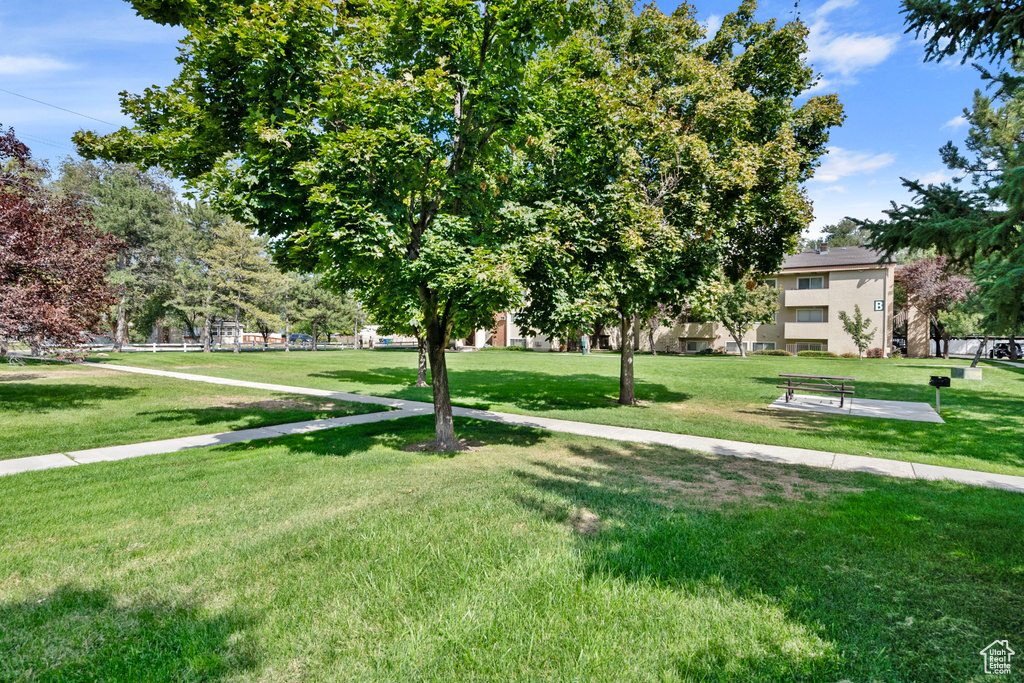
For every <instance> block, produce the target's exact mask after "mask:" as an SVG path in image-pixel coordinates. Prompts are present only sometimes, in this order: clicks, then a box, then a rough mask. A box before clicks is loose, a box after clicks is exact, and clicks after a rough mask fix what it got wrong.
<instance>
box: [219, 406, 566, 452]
mask: <svg viewBox="0 0 1024 683" xmlns="http://www.w3.org/2000/svg"><path fill="white" fill-rule="evenodd" d="M455 435H456V436H457V437H459V438H466V439H468V440H470V441H471V444H470V446H471V448H474V449H486V448H487V446H491V445H512V446H524V447H528V446H534V445H536V444H538V443H540V442H541V441H543V440H544V439H546V438H549V435H548V434H547V433H546V432H544V431H542V430H537V429H533V428H529V427H517V426H512V425H502V424H498V423H495V422H489V421H486V420H473V419H467V418H455ZM433 439H434V416H433V415H417V416H414V417H403V418H398V419H395V420H387V421H383V422H372V423H368V424H361V425H350V426H347V427H337V428H332V429H323V430H320V431H316V432H310V433H307V434H293V435H290V436H281V437H275V438H274V439H272V441H273V445H274V446H277V447H283V448H287V449H288V450H289V451H291V452H293V453H312V454H314V455H322V456H330V457H337V458H344V457H347V456H350V455H354V454H356V453H366V452H369V451H372V450H374V449H376V448H383V449H398V450H402V449H405V448H409V447H411V446H414V445H416V444H422V443H425V442H429V441H433ZM255 443H259V444H265V443H268V441H263V440H261V441H258V442H255ZM252 444H253V442H248V441H246V442H241V443H236V444H227V445H224V446H220V447H217V449H216V450H217V451H218V452H221V453H231V452H238V451H247V450H251V449H252V448H253V445H252ZM423 455H424V456H425V457H427V456H429V457H437V456H438V455H442V456H447V457H458V455H459V453H458V452H454V453H441V454H439V453H433V452H424V453H423Z"/></svg>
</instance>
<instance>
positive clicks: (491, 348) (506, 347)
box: [480, 344, 533, 351]
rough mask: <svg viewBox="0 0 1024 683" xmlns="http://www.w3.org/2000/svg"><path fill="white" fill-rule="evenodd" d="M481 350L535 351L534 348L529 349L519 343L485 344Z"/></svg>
mask: <svg viewBox="0 0 1024 683" xmlns="http://www.w3.org/2000/svg"><path fill="white" fill-rule="evenodd" d="M480 350H481V351H533V349H528V348H526V347H525V346H520V345H519V344H516V345H515V346H485V347H483V348H482V349H480Z"/></svg>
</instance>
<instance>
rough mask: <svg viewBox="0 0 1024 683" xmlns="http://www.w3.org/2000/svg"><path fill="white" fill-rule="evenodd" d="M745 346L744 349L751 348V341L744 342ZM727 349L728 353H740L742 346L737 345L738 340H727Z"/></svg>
mask: <svg viewBox="0 0 1024 683" xmlns="http://www.w3.org/2000/svg"><path fill="white" fill-rule="evenodd" d="M743 348H744V350H746V349H749V348H750V343H749V342H743ZM725 350H726V352H727V353H739V352H740V348H739V347H738V346H736V342H734V341H727V342H725Z"/></svg>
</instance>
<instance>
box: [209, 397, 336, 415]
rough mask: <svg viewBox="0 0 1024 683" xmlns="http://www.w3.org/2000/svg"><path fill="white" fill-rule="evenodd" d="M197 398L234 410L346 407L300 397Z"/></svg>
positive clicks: (211, 406) (271, 410)
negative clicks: (260, 398) (263, 398)
mask: <svg viewBox="0 0 1024 683" xmlns="http://www.w3.org/2000/svg"><path fill="white" fill-rule="evenodd" d="M199 400H200V401H201V402H202V403H204V404H205V405H207V406H209V407H210V408H232V409H234V410H265V411H269V412H275V411H280V410H309V411H325V410H328V411H333V410H345V409H346V406H343V405H339V404H337V403H335V402H334V401H315V400H304V399H301V398H298V399H294V398H274V399H266V400H263V401H252V400H250V399H248V398H246V397H244V396H237V397H236V396H210V397H209V398H202V399H199Z"/></svg>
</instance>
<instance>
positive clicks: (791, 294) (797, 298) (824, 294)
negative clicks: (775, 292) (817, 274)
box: [782, 289, 829, 307]
mask: <svg viewBox="0 0 1024 683" xmlns="http://www.w3.org/2000/svg"><path fill="white" fill-rule="evenodd" d="M828 299H829V294H828V290H827V289H787V290H786V291H785V292H783V295H782V305H783V306H787V307H788V306H800V307H807V306H828Z"/></svg>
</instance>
